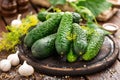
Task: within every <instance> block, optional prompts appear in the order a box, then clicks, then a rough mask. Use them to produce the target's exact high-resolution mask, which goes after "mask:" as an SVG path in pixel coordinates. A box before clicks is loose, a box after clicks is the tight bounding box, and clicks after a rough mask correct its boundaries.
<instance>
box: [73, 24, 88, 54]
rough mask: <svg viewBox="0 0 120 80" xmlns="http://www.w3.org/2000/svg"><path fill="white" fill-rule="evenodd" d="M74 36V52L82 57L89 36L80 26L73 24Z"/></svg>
mask: <svg viewBox="0 0 120 80" xmlns="http://www.w3.org/2000/svg"><path fill="white" fill-rule="evenodd" d="M73 35H74V36H75V39H73V48H74V52H75V53H76V54H77V55H82V54H83V53H85V51H86V48H87V34H86V33H85V31H84V30H82V28H81V27H80V25H79V24H77V23H73Z"/></svg>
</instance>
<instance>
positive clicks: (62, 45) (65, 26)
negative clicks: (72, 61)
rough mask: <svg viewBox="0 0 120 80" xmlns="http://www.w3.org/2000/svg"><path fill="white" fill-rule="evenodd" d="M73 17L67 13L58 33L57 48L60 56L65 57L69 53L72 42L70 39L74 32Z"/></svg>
mask: <svg viewBox="0 0 120 80" xmlns="http://www.w3.org/2000/svg"><path fill="white" fill-rule="evenodd" d="M72 22H73V17H72V14H71V13H70V12H65V13H64V15H63V17H62V20H61V22H60V26H59V28H58V31H57V37H56V41H55V46H56V50H57V52H58V54H60V55H64V54H66V53H68V52H69V49H70V44H71V40H69V39H68V38H69V37H70V34H71V32H72Z"/></svg>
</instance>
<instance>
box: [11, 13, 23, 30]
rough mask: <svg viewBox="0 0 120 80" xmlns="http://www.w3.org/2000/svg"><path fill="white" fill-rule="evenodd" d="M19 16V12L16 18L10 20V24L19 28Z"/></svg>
mask: <svg viewBox="0 0 120 80" xmlns="http://www.w3.org/2000/svg"><path fill="white" fill-rule="evenodd" d="M20 18H21V14H19V15H18V18H17V19H15V20H13V21H12V22H11V26H13V27H16V28H19V27H20V25H21V24H22V21H21V20H20Z"/></svg>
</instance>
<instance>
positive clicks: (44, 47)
mask: <svg viewBox="0 0 120 80" xmlns="http://www.w3.org/2000/svg"><path fill="white" fill-rule="evenodd" d="M55 39H56V34H52V35H49V36H47V37H44V38H41V39H39V40H37V41H36V42H35V43H34V44H33V46H32V48H31V51H32V55H33V56H34V57H35V58H39V59H44V58H46V57H49V56H50V55H52V53H53V51H55Z"/></svg>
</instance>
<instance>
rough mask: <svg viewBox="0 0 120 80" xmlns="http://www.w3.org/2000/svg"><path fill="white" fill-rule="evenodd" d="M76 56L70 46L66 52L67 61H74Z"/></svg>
mask: <svg viewBox="0 0 120 80" xmlns="http://www.w3.org/2000/svg"><path fill="white" fill-rule="evenodd" d="M77 58H78V56H77V55H76V54H75V53H74V52H73V50H72V48H71V49H70V51H69V53H68V54H67V61H68V62H71V63H72V62H75V61H76V60H77Z"/></svg>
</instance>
